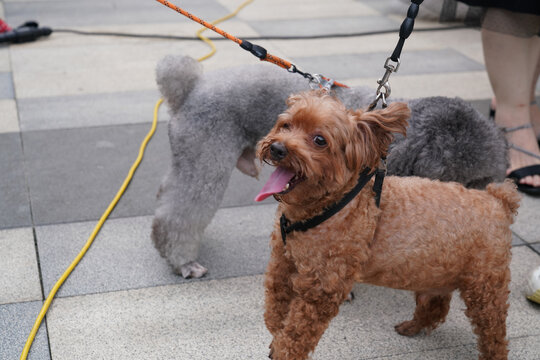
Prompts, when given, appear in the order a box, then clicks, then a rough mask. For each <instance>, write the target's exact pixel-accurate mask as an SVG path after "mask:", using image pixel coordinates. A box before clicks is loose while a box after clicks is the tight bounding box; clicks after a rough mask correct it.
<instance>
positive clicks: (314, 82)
mask: <svg viewBox="0 0 540 360" xmlns="http://www.w3.org/2000/svg"><path fill="white" fill-rule="evenodd" d="M311 77H312V78H311V80H309V87H310V88H311V89H312V90H316V89H321V90H324V91H330V90H331V89H332V86H334V80H332V79H326V78H325V77H324V76H322V75H321V74H313V75H311Z"/></svg>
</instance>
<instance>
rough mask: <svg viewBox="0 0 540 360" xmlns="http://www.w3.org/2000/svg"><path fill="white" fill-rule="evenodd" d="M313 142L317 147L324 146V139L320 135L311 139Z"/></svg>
mask: <svg viewBox="0 0 540 360" xmlns="http://www.w3.org/2000/svg"><path fill="white" fill-rule="evenodd" d="M313 142H314V143H315V145H317V146H326V139H325V138H323V137H322V136H321V135H315V137H314V138H313Z"/></svg>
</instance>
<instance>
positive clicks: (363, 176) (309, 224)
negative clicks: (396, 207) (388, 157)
mask: <svg viewBox="0 0 540 360" xmlns="http://www.w3.org/2000/svg"><path fill="white" fill-rule="evenodd" d="M383 162H384V160H383ZM370 172H371V169H370V168H368V167H367V168H365V169H364V171H362V172H361V173H360V177H359V178H358V183H357V184H356V185H355V187H354V188H353V189H352V190H351V191H349V192H348V193H347V194H345V195H344V196H343V198H341V200H340V201H338V202H337V203H335V204H333V205H332V206H330V207H329V208H327V209H326V210H325V211H324V212H323V213H322V214H320V215H317V216H314V217H312V218H310V219H307V220H305V221H298V222H295V223H292V224H291V222H290V220H289V219H287V217H286V216H285V214H282V215H281V218H280V219H279V226H280V228H281V238H282V239H283V245H286V244H287V241H286V237H287V234H288V233H290V232H293V231H308V230H309V229H311V228H314V227H316V226H317V225H320V224H321V223H323V222H325V221H326V220H328V219H330V218H331V217H332V216H334V215H335V214H337V213H338V212H339V211H340V210H341V209H343V208H344V207H345V206H346V205H347V204H348V203H349V202H351V200H352V199H354V198H355V197H356V195H358V193H359V192H360V191H361V190H362V189H363V188H364V186H366V184H367V183H368V182H369V180H371V178H372V177H373V175H375V183H374V184H373V191H374V192H375V204H376V205H377V207H379V204H380V201H381V192H382V185H383V181H384V175H385V173H386V169H385V168H378V169H377V170H376V171H374V172H371V173H370Z"/></svg>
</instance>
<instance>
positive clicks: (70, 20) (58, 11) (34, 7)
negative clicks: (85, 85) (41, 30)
mask: <svg viewBox="0 0 540 360" xmlns="http://www.w3.org/2000/svg"><path fill="white" fill-rule="evenodd" d="M182 7H183V8H184V9H186V10H188V11H191V12H193V13H194V14H196V15H197V16H199V17H201V18H205V19H209V20H215V19H217V18H219V17H222V16H224V15H226V14H228V11H227V10H226V9H225V8H224V7H222V6H221V5H220V4H219V3H217V2H216V1H213V0H205V1H197V0H188V1H183V2H182ZM4 11H5V16H6V20H7V22H8V23H9V24H14V26H15V25H18V24H22V23H24V22H25V21H27V20H29V19H34V20H37V21H39V23H40V24H41V25H44V26H50V27H52V28H53V29H54V28H57V27H68V26H70V27H76V26H88V25H109V24H133V23H152V22H174V21H181V20H182V19H181V17H182V15H180V14H178V13H176V12H174V11H173V10H170V9H168V8H167V7H165V6H163V5H161V4H159V3H158V2H156V1H144V0H138V1H130V0H112V1H107V0H98V1H93V0H83V1H66V0H60V1H32V2H22V1H21V2H18V1H17V2H11V1H10V2H5V4H4ZM188 21H189V20H188Z"/></svg>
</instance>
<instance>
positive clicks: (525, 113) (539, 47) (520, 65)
mask: <svg viewBox="0 0 540 360" xmlns="http://www.w3.org/2000/svg"><path fill="white" fill-rule="evenodd" d="M488 15H489V13H488ZM488 15H486V16H488ZM482 43H483V47H484V57H485V63H486V69H487V72H488V76H489V79H490V82H491V86H492V88H493V92H494V93H495V97H496V99H497V112H496V115H495V121H496V122H497V124H498V125H499V126H501V127H505V128H512V127H516V126H520V125H526V124H530V89H531V88H532V86H533V85H532V82H533V76H534V73H535V71H536V65H537V62H538V58H539V57H540V42H539V39H538V38H537V37H532V38H522V37H516V36H513V35H508V34H504V33H499V32H495V31H491V30H487V29H485V28H482ZM533 59H534V61H533ZM507 139H508V141H509V142H511V143H513V144H516V145H518V146H520V147H522V148H524V149H526V150H527V151H530V152H532V153H534V154H538V155H540V150H539V149H538V143H537V140H536V136H535V133H534V131H533V130H532V129H531V128H528V129H527V128H525V129H521V130H517V131H513V132H510V133H508V134H507ZM509 160H510V167H509V169H508V172H511V171H513V170H516V169H519V168H522V167H525V166H529V165H534V164H540V160H539V159H537V158H535V157H531V156H529V155H527V154H525V153H522V152H520V151H517V150H514V149H510V151H509ZM521 183H523V184H529V185H532V186H535V187H540V175H535V176H527V177H525V178H523V179H522V180H521Z"/></svg>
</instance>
